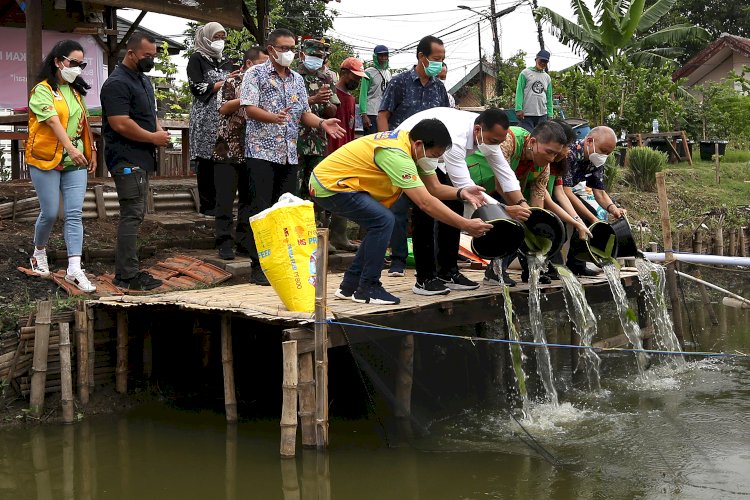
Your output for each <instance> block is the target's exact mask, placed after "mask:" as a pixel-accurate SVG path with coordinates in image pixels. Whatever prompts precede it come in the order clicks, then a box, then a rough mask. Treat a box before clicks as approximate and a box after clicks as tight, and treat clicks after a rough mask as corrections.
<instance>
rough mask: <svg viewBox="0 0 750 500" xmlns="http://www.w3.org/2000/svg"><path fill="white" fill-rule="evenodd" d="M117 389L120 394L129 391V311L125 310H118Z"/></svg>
mask: <svg viewBox="0 0 750 500" xmlns="http://www.w3.org/2000/svg"><path fill="white" fill-rule="evenodd" d="M115 390H116V391H117V392H119V393H120V394H125V393H127V392H128V313H127V312H125V311H117V370H116V371H115Z"/></svg>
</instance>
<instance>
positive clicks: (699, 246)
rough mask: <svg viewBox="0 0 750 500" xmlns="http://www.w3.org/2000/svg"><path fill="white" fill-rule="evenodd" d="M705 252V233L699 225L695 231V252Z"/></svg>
mask: <svg viewBox="0 0 750 500" xmlns="http://www.w3.org/2000/svg"><path fill="white" fill-rule="evenodd" d="M702 252H703V235H702V234H701V228H700V227H698V228H696V229H695V231H693V253H702Z"/></svg>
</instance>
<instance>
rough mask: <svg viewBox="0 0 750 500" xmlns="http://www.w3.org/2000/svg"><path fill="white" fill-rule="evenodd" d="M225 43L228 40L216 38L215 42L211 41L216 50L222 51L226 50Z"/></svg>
mask: <svg viewBox="0 0 750 500" xmlns="http://www.w3.org/2000/svg"><path fill="white" fill-rule="evenodd" d="M225 44H226V42H224V40H214V41H213V42H211V48H212V49H214V50H215V51H216V52H222V51H223V50H224V45H225Z"/></svg>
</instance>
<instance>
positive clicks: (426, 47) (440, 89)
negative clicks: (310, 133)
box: [378, 35, 450, 290]
mask: <svg viewBox="0 0 750 500" xmlns="http://www.w3.org/2000/svg"><path fill="white" fill-rule="evenodd" d="M444 59H445V47H444V46H443V42H442V40H440V39H439V38H436V37H434V36H429V35H428V36H426V37H424V38H422V39H421V40H420V41H419V44H418V45H417V65H416V66H414V67H413V68H412V69H411V70H409V71H405V72H403V73H399V74H398V75H396V76H394V77H393V78H392V79H391V81H390V83H389V84H388V87H387V88H386V89H385V94H384V95H383V100H382V101H381V103H380V111H379V112H378V132H385V131H387V130H394V129H396V127H398V126H399V125H401V123H402V122H403V121H404V120H406V119H407V118H409V117H410V116H412V115H415V114H417V113H419V112H420V111H425V110H427V109H432V108H441V107H442V108H446V107H449V106H450V101H449V99H448V91H447V90H446V89H445V85H443V82H441V81H440V80H439V79H438V78H437V76H438V75H439V74H440V72H441V71H443V60H444ZM391 211H392V212H393V214H394V215H395V216H396V222H395V224H394V226H393V236H392V237H391V257H392V262H391V268H390V270H389V271H388V275H389V276H404V268H405V267H406V257H407V255H408V250H407V245H406V226H407V221H406V219H407V213H408V211H409V199H408V198H407V197H406V196H402V197H401V199H399V200H398V201H397V202H396V203H395V204H394V205H393V206H392V207H391ZM436 283H437V281H436ZM441 289H445V287H442V288H441ZM446 290H447V289H446Z"/></svg>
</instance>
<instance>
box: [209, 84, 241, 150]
mask: <svg viewBox="0 0 750 500" xmlns="http://www.w3.org/2000/svg"><path fill="white" fill-rule="evenodd" d="M241 85H242V75H239V76H235V77H232V78H229V79H227V80H225V81H224V84H223V85H222V86H221V89H219V92H218V95H217V98H216V109H217V110H218V109H220V108H221V107H222V106H223V105H224V104H226V103H228V102H229V101H233V100H235V99H239V98H240V87H241ZM245 122H246V118H245V109H244V108H243V107H241V106H240V109H238V110H237V111H235V112H234V113H232V114H231V115H228V116H227V115H222V114H221V113H219V122H218V126H217V131H216V146H215V147H214V156H213V159H214V160H215V161H222V162H230V163H241V162H244V161H245Z"/></svg>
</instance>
